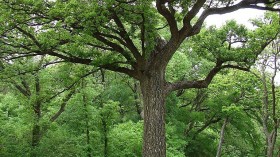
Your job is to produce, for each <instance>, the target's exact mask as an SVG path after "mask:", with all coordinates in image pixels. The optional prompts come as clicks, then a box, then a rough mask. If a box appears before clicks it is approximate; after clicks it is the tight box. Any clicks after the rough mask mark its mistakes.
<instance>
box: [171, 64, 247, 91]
mask: <svg viewBox="0 0 280 157" xmlns="http://www.w3.org/2000/svg"><path fill="white" fill-rule="evenodd" d="M226 68H232V69H239V70H243V71H249V68H244V67H240V66H237V65H230V64H227V65H222V63H217V64H216V66H215V67H214V68H213V69H212V70H211V71H210V72H209V73H208V75H207V76H206V78H205V79H204V80H194V81H189V80H183V81H179V82H176V83H168V86H167V92H171V91H175V90H181V89H189V88H207V87H208V85H209V84H210V83H211V81H212V80H213V78H214V77H215V76H216V75H217V74H218V72H220V71H221V70H222V69H226Z"/></svg>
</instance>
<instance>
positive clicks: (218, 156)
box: [216, 117, 228, 157]
mask: <svg viewBox="0 0 280 157" xmlns="http://www.w3.org/2000/svg"><path fill="white" fill-rule="evenodd" d="M227 123H228V117H226V119H225V121H224V124H223V126H222V128H221V132H220V141H219V145H218V149H217V154H216V157H221V155H222V145H223V142H224V137H225V129H226V126H227Z"/></svg>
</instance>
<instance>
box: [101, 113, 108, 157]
mask: <svg viewBox="0 0 280 157" xmlns="http://www.w3.org/2000/svg"><path fill="white" fill-rule="evenodd" d="M101 121H102V126H103V138H104V157H108V135H107V134H108V129H107V123H106V121H105V120H104V118H102V120H101Z"/></svg>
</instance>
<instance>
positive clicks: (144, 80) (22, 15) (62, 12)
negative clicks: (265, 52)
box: [0, 0, 278, 157]
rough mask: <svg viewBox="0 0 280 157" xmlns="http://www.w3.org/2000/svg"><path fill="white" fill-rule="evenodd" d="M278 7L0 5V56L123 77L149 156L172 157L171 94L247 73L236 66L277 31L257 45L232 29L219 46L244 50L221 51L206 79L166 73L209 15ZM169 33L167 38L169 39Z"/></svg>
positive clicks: (6, 1) (131, 1) (229, 3)
mask: <svg viewBox="0 0 280 157" xmlns="http://www.w3.org/2000/svg"><path fill="white" fill-rule="evenodd" d="M276 2H277V1H276V0H257V1H256V0H242V1H238V0H226V1H225V0H196V1H183V0H145V1H142V0H115V1H112V0H56V1H44V0H38V1H33V0H20V1H18V0H17V1H14V0H12V1H10V0H1V1H0V8H1V10H0V14H1V16H0V26H1V28H0V35H1V43H0V44H1V45H0V47H1V48H0V52H1V53H2V54H4V55H11V54H13V55H16V57H24V56H36V55H45V54H48V55H51V56H56V57H59V58H61V59H63V60H65V61H68V62H72V63H81V64H86V65H89V66H97V67H100V68H104V69H107V70H112V71H115V72H120V73H124V74H127V75H129V76H130V77H133V78H134V79H136V80H138V81H139V82H140V86H141V91H142V95H143V105H144V107H143V109H144V140H143V141H144V143H143V156H155V157H156V156H160V157H163V156H166V142H165V99H166V96H167V95H168V94H169V93H170V92H172V91H176V90H180V89H190V88H206V87H207V86H208V85H209V84H210V82H211V81H212V79H213V77H214V76H215V75H216V74H217V73H218V72H219V71H221V70H222V69H225V68H238V69H243V70H246V69H248V67H247V66H246V67H240V66H238V65H236V64H234V65H233V64H231V63H233V61H236V62H239V63H242V65H241V66H244V65H247V63H251V62H252V61H254V58H255V57H256V55H257V54H258V53H260V52H261V51H262V49H264V47H266V45H267V44H268V43H270V41H271V39H272V38H273V37H274V36H275V34H276V32H275V31H276V30H277V29H272V30H270V31H269V32H266V35H265V36H263V35H262V36H254V39H255V40H253V39H247V40H243V39H244V38H235V36H236V35H235V34H232V30H229V32H227V33H226V34H225V35H226V36H227V37H229V38H226V40H225V42H224V43H222V45H220V46H221V47H224V46H225V45H232V44H233V43H236V42H241V43H243V47H242V48H240V47H239V48H235V47H231V46H228V47H229V49H227V50H226V49H219V52H220V53H219V54H216V55H212V59H213V60H212V61H213V66H212V69H211V70H209V72H208V74H207V75H206V76H205V77H204V78H203V79H201V78H195V79H194V80H178V81H175V82H168V81H167V80H166V78H165V74H166V67H167V65H168V63H169V61H170V60H171V59H172V56H173V55H174V53H175V52H176V51H177V50H178V49H179V48H180V46H181V45H182V43H185V42H187V39H189V38H190V37H191V36H195V35H197V34H199V33H200V30H201V28H202V25H203V22H204V20H205V19H206V18H207V16H209V15H213V14H225V13H229V12H233V11H236V10H238V9H241V8H255V9H261V10H272V11H278V9H275V8H274V5H276ZM258 4H265V5H264V6H260V5H258ZM199 11H202V13H201V14H199ZM196 16H198V18H195V17H196ZM277 26H278V24H277V25H275V27H277ZM163 31H165V32H167V33H164V35H165V36H163V35H162V34H163V33H162V32H163ZM198 42H199V41H198ZM187 49H189V50H191V49H192V47H187ZM205 51H206V50H205ZM209 51H211V50H209ZM212 51H213V49H212ZM237 52H246V55H245V57H244V56H243V57H241V58H242V59H240V58H237V57H233V56H234V55H235V54H236V53H237ZM207 54H208V55H209V53H207ZM221 54H224V55H221ZM210 55H211V54H210ZM221 56H222V57H221ZM205 57H206V56H205Z"/></svg>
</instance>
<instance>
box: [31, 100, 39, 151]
mask: <svg viewBox="0 0 280 157" xmlns="http://www.w3.org/2000/svg"><path fill="white" fill-rule="evenodd" d="M33 110H34V113H35V118H34V123H33V128H32V141H31V147H32V150H31V154H30V156H31V157H36V156H37V153H36V151H35V149H36V147H37V146H38V145H39V143H40V139H41V126H40V124H39V121H40V118H41V103H40V102H39V101H38V102H36V104H35V105H34V106H33Z"/></svg>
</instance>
